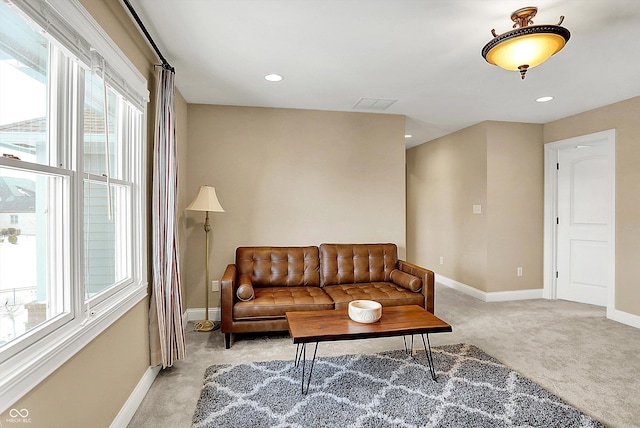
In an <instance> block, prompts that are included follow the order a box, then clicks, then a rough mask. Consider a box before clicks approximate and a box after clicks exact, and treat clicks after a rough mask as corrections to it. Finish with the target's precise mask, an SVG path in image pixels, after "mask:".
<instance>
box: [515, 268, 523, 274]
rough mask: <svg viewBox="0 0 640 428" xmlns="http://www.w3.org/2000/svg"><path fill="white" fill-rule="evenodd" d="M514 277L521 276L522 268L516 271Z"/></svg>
mask: <svg viewBox="0 0 640 428" xmlns="http://www.w3.org/2000/svg"><path fill="white" fill-rule="evenodd" d="M516 276H522V267H518V268H517V269H516Z"/></svg>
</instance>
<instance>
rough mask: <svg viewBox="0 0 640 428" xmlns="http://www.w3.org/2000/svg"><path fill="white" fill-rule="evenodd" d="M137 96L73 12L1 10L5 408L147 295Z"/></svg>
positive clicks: (127, 75)
mask: <svg viewBox="0 0 640 428" xmlns="http://www.w3.org/2000/svg"><path fill="white" fill-rule="evenodd" d="M62 17H64V18H62ZM147 98H148V94H147V92H146V81H145V80H144V79H143V78H142V76H141V75H140V74H139V72H137V70H135V68H134V67H133V66H132V65H131V64H130V62H129V61H128V59H127V58H126V57H125V56H124V54H122V53H121V52H120V51H119V50H118V49H117V47H115V44H113V42H111V41H110V40H109V39H107V38H106V36H105V35H104V32H103V31H101V30H100V29H99V27H98V25H97V23H95V21H93V20H91V19H90V18H88V14H87V13H86V11H83V10H81V6H80V5H79V3H77V2H75V1H72V0H48V2H46V3H45V2H40V1H39V0H11V2H10V3H9V2H7V0H0V154H1V157H0V371H1V372H2V373H3V376H2V378H1V379H0V402H2V403H6V406H9V405H11V404H12V403H13V402H14V401H15V400H16V399H17V398H18V397H20V396H21V395H23V394H24V393H26V392H27V391H28V390H29V389H31V388H32V387H33V386H35V384H37V383H38V382H39V381H40V380H42V378H43V372H42V371H41V370H39V373H36V374H34V372H35V370H34V368H35V367H39V368H40V369H42V367H41V366H40V361H44V360H45V359H46V361H47V367H48V370H50V371H51V372H52V371H53V370H54V369H55V368H56V367H57V366H56V364H58V365H60V364H62V363H63V362H64V361H65V360H66V359H68V358H70V357H71V356H72V355H73V353H75V352H77V350H79V349H81V347H82V346H84V344H86V343H88V342H89V341H91V340H92V339H93V338H94V337H95V336H97V335H98V334H99V333H100V332H101V331H103V330H104V329H105V328H106V327H108V326H109V325H110V324H111V323H112V322H114V321H115V320H116V319H117V318H118V317H119V316H121V315H122V314H124V313H126V311H128V310H129V309H130V308H131V307H133V305H135V304H136V303H137V302H139V301H140V300H141V299H142V298H144V296H145V295H146V269H147V268H146V237H145V233H146V232H145V226H144V218H145V195H144V190H145V182H144V178H145V170H144V167H145V165H144V158H145V154H146V149H145V131H144V123H145V110H146V100H147ZM18 220H19V222H18ZM6 373H10V375H9V376H5V375H4V374H6ZM4 410H6V409H4V408H0V412H2V411H4Z"/></svg>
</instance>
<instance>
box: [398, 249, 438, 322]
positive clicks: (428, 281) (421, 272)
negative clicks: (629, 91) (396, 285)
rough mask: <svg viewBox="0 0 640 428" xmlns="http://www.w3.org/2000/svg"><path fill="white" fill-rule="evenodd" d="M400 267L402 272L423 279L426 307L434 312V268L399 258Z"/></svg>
mask: <svg viewBox="0 0 640 428" xmlns="http://www.w3.org/2000/svg"><path fill="white" fill-rule="evenodd" d="M398 269H399V270H401V271H402V272H406V273H408V274H411V275H414V276H417V277H418V278H420V279H421V280H422V294H423V295H424V308H425V309H426V310H427V311H429V312H431V313H433V310H434V304H435V274H434V273H433V271H432V270H429V269H425V268H423V267H420V266H417V265H414V264H413V263H409V262H406V261H404V260H398Z"/></svg>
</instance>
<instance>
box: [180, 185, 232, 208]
mask: <svg viewBox="0 0 640 428" xmlns="http://www.w3.org/2000/svg"><path fill="white" fill-rule="evenodd" d="M187 209H188V210H191V211H213V212H221V213H223V212H224V208H222V205H220V202H219V201H218V196H216V188H215V187H211V186H200V190H199V191H198V195H197V196H196V198H195V199H194V200H193V201H192V202H191V203H190V204H189V206H188V207H187Z"/></svg>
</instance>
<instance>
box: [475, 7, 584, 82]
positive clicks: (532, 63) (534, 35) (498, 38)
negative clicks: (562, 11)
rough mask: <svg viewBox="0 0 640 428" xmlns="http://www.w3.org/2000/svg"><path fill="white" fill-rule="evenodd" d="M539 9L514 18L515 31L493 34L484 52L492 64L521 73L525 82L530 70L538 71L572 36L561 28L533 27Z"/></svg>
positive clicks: (524, 10) (518, 12)
mask: <svg viewBox="0 0 640 428" xmlns="http://www.w3.org/2000/svg"><path fill="white" fill-rule="evenodd" d="M537 12H538V8H536V7H524V8H522V9H518V10H516V11H515V12H513V13H512V14H511V20H512V21H513V22H515V24H514V25H513V27H514V28H515V30H511V31H507V32H506V33H503V34H500V35H498V34H496V32H495V30H491V33H492V34H493V39H491V41H489V43H487V44H486V45H485V46H484V48H482V57H483V58H484V59H485V60H486V61H487V62H488V63H489V64H493V65H497V66H498V67H501V68H504V69H505V70H510V71H516V70H517V71H520V75H521V77H522V78H523V79H524V77H525V74H526V73H527V70H528V69H530V68H533V67H536V66H538V65H540V64H542V63H543V62H545V61H546V60H548V59H549V58H550V57H551V56H552V55H554V54H556V53H557V52H559V51H560V50H561V49H562V48H563V47H564V45H566V44H567V42H568V41H569V38H570V37H571V33H570V32H569V30H567V29H566V28H564V27H561V26H560V24H561V23H562V21H563V20H564V16H561V17H560V22H558V25H531V24H533V21H532V18H533V17H535V16H536V13H537Z"/></svg>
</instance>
